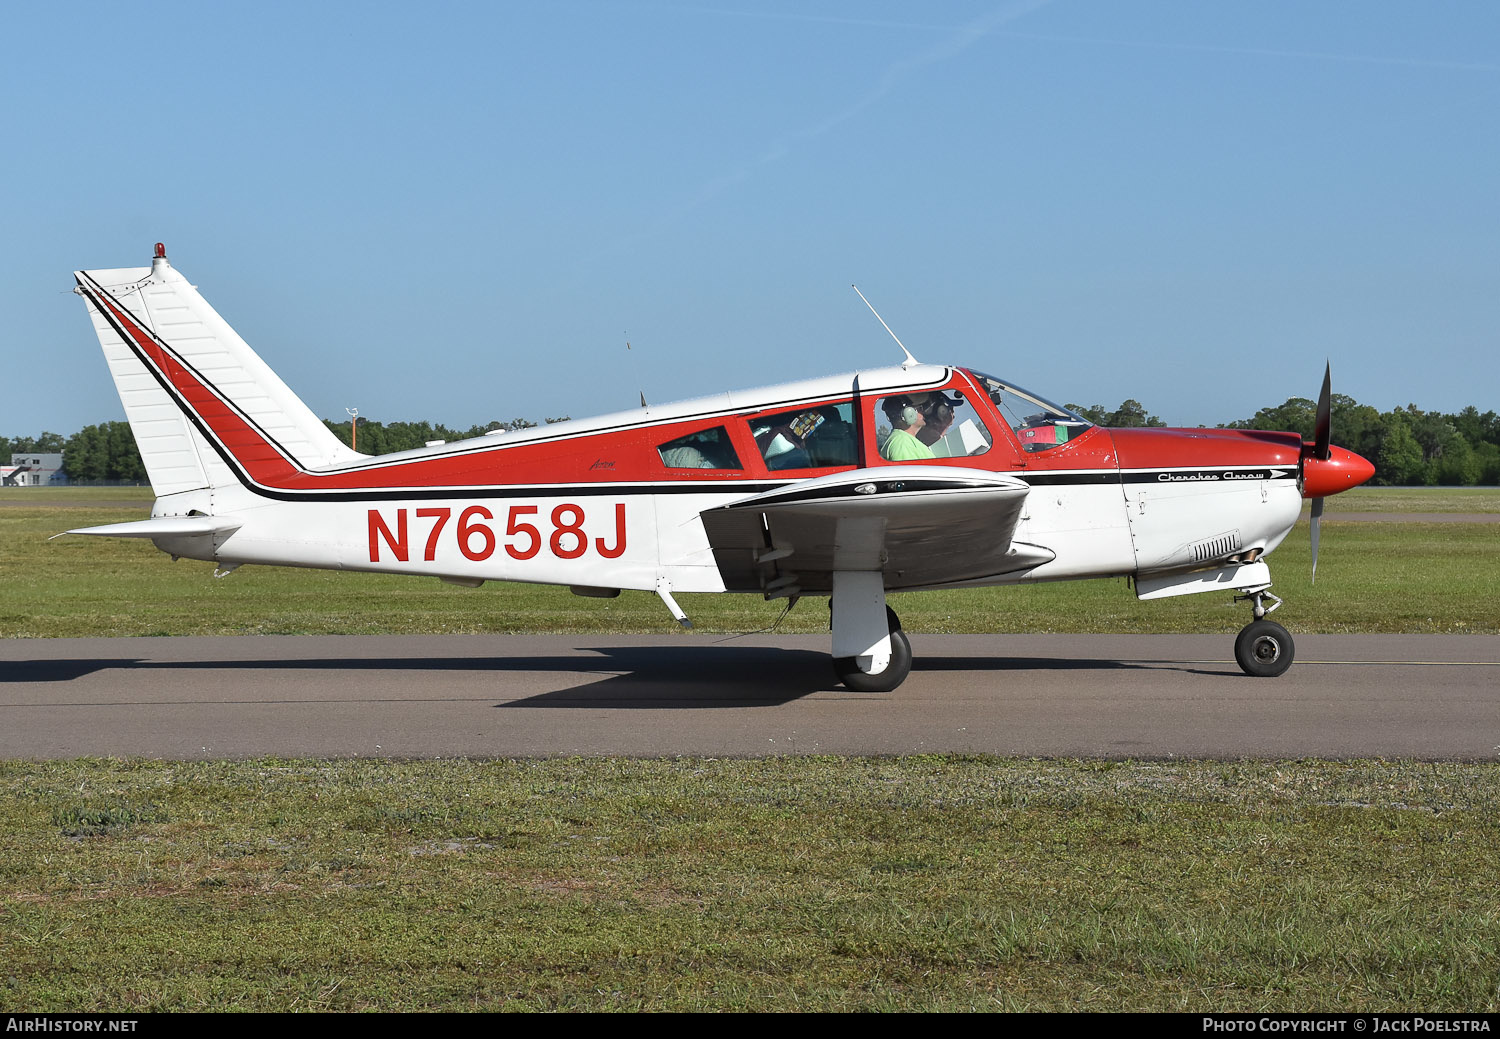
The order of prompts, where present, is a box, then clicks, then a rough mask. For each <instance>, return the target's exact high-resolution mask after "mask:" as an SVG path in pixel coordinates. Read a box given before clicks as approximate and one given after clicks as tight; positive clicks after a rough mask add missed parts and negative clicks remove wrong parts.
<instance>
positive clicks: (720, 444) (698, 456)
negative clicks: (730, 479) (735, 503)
mask: <svg viewBox="0 0 1500 1039" xmlns="http://www.w3.org/2000/svg"><path fill="white" fill-rule="evenodd" d="M656 451H657V453H658V454H659V455H661V464H662V465H664V466H666V467H667V468H668V469H743V468H744V466H742V465H741V464H740V456H739V455H738V454H736V453H735V450H734V444H732V443H730V441H729V430H727V429H725V428H724V427H723V426H715V427H714V428H712V429H700V430H698V431H697V432H696V433H689V434H688V435H687V436H685V437H678V438H677V439H676V440H669V441H667V442H666V443H665V444H662V445H661V446H660V447H658V448H657V449H656Z"/></svg>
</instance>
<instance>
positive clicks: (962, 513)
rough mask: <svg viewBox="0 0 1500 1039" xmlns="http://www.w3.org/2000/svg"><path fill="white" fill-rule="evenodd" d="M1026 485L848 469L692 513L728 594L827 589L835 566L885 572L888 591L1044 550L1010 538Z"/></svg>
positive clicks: (973, 573)
mask: <svg viewBox="0 0 1500 1039" xmlns="http://www.w3.org/2000/svg"><path fill="white" fill-rule="evenodd" d="M1029 490H1030V488H1029V487H1028V485H1027V484H1026V483H1025V482H1024V481H1022V480H1018V479H1016V478H1015V477H1011V476H1002V475H998V474H995V473H986V472H979V471H977V470H970V469H951V468H947V467H942V466H931V465H928V466H923V465H912V466H890V467H883V468H880V469H855V470H853V471H851V472H845V473H835V474H834V475H832V476H823V477H819V478H817V479H814V480H807V481H804V482H802V483H796V484H791V485H789V486H786V487H779V488H777V489H776V490H773V491H767V492H766V493H764V494H758V495H756V496H754V497H752V498H746V499H744V500H743V501H737V502H732V503H730V504H729V505H725V506H721V507H719V508H716V509H709V510H708V511H706V512H704V513H702V514H701V518H702V520H703V527H704V530H705V531H706V532H707V534H708V541H709V545H710V546H711V547H712V548H713V551H714V559H715V561H716V562H717V563H718V566H719V572H720V574H721V575H722V576H723V578H724V583H725V585H726V587H727V588H728V590H730V591H756V590H765V591H766V592H767V594H768V595H774V594H776V593H778V592H780V593H782V594H794V593H804V592H805V593H809V594H820V593H821V594H827V593H829V592H831V591H832V589H833V572H834V571H835V570H851V571H871V570H878V571H881V572H882V573H884V575H885V587H886V588H887V589H888V590H894V589H900V588H930V587H934V586H939V585H945V584H956V583H959V582H963V581H974V580H979V579H982V578H986V577H993V576H995V575H997V574H1007V573H1014V572H1016V571H1018V570H1028V569H1030V568H1032V567H1035V566H1040V565H1041V564H1042V563H1045V562H1048V561H1049V560H1051V559H1053V558H1054V553H1052V552H1051V551H1049V550H1047V549H1045V548H1040V547H1037V546H1033V545H1020V544H1015V543H1013V542H1012V540H1011V536H1012V535H1013V534H1014V533H1015V529H1016V522H1017V521H1018V520H1019V519H1020V517H1021V511H1022V508H1023V506H1024V505H1025V501H1026V494H1027V492H1028V491H1029Z"/></svg>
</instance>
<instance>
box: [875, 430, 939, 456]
mask: <svg viewBox="0 0 1500 1039" xmlns="http://www.w3.org/2000/svg"><path fill="white" fill-rule="evenodd" d="M880 453H881V454H883V455H885V457H886V460H887V461H891V462H915V461H920V460H921V459H923V458H932V457H934V455H933V453H932V448H930V447H928V446H927V445H926V444H924V443H922V441H920V440H918V439H917V438H916V437H914V436H912V435H911V434H910V433H908V432H907V431H906V430H904V429H893V430H891V435H890V436H889V437H887V438H886V441H885V446H884V447H883V448H881V451H880Z"/></svg>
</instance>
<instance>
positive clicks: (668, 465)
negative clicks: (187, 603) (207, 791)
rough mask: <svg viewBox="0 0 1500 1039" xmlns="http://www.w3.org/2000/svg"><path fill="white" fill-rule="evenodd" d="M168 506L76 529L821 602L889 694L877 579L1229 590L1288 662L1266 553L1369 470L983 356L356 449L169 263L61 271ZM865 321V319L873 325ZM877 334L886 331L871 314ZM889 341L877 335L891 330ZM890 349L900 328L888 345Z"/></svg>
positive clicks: (226, 562) (266, 553)
mask: <svg viewBox="0 0 1500 1039" xmlns="http://www.w3.org/2000/svg"><path fill="white" fill-rule="evenodd" d="M75 277H76V279H77V282H78V288H77V290H76V291H77V292H78V293H80V294H81V295H82V296H83V297H84V300H85V302H86V304H87V307H88V312H89V315H90V317H91V318H92V319H93V322H94V328H95V331H96V332H97V333H98V335H99V341H100V343H101V344H102V346H103V348H104V354H105V357H106V359H107V360H108V362H109V368H110V373H111V374H112V375H113V376H114V380H115V386H116V388H117V389H118V390H119V393H120V400H121V402H122V403H123V404H124V406H125V413H126V416H127V417H128V418H129V420H130V426H131V430H132V432H133V433H134V435H135V439H136V443H137V444H138V445H139V447H140V452H141V458H142V460H143V461H144V463H145V466H146V470H147V472H148V474H149V476H150V479H151V486H152V488H153V490H154V491H155V493H156V495H157V498H156V502H155V504H154V506H153V507H152V510H151V518H150V519H146V520H140V521H137V522H131V523H115V524H110V525H107V526H102V527H90V528H84V529H80V530H75V531H69V533H75V534H97V535H107V536H119V537H140V538H149V539H151V541H152V542H153V543H155V545H156V547H157V548H159V549H161V550H162V551H164V552H167V553H170V554H171V555H172V556H173V558H177V557H186V558H189V559H202V560H207V561H210V562H213V563H215V564H217V567H218V569H216V571H215V572H216V573H220V574H222V573H224V572H227V571H229V570H232V569H233V568H235V567H238V566H241V565H243V564H245V563H265V564H272V565H278V566H304V567H318V568H325V569H334V570H364V571H376V572H382V573H403V574H416V575H422V576H428V577H437V578H440V579H442V580H444V581H450V582H453V583H456V584H461V585H469V586H478V585H480V584H482V583H483V582H485V581H489V580H498V581H525V582H530V583H537V584H556V585H567V586H569V587H570V588H572V590H573V591H574V592H576V593H578V594H580V595H590V596H613V595H617V594H618V593H619V590H620V589H623V588H630V589H641V590H647V591H654V592H655V593H656V594H657V595H658V596H660V597H661V600H662V602H663V603H664V604H665V605H666V608H667V609H668V610H670V611H671V613H672V616H673V617H675V618H676V619H677V620H678V621H679V622H681V623H683V624H684V625H687V626H691V625H690V622H689V621H688V619H687V618H686V616H685V615H684V614H683V611H682V610H681V608H680V607H679V606H678V604H677V601H676V599H675V598H674V595H675V593H678V592H746V593H751V594H755V595H762V596H764V597H766V598H767V599H777V598H788V599H793V600H795V599H796V598H798V597H801V596H809V595H812V596H825V595H826V596H831V597H832V601H831V612H832V628H833V657H834V669H835V671H836V672H837V674H838V677H839V679H840V680H841V681H842V682H843V683H844V684H845V685H846V686H848V687H849V688H851V689H856V690H864V691H883V690H889V689H894V688H895V687H896V686H898V685H899V684H900V683H901V682H902V680H904V679H905V677H906V675H907V674H908V672H909V671H910V670H911V665H912V655H911V645H910V643H909V641H908V639H907V637H906V634H905V633H904V632H903V631H902V630H901V626H900V623H899V622H898V620H897V618H896V615H895V613H894V612H893V611H891V610H890V609H889V608H888V607H887V606H886V596H887V594H888V593H890V592H897V591H910V590H914V589H927V588H958V587H978V586H984V585H1003V584H1023V583H1029V582H1037V581H1063V580H1076V579H1080V578H1091V577H1120V576H1125V577H1128V578H1130V579H1131V580H1132V581H1133V584H1134V588H1135V593H1136V595H1137V596H1138V597H1139V598H1141V599H1156V598H1162V597H1166V596H1174V595H1185V594H1189V593H1195V592H1215V591H1217V592H1231V593H1236V598H1237V599H1241V600H1245V601H1248V602H1249V603H1250V604H1251V606H1252V610H1253V613H1254V620H1253V621H1252V622H1251V623H1250V624H1248V625H1247V626H1246V627H1245V628H1244V629H1243V630H1242V631H1241V632H1240V634H1239V637H1238V639H1237V641H1236V645H1235V656H1236V658H1237V660H1238V661H1239V664H1240V666H1241V667H1242V668H1243V669H1244V670H1245V671H1246V672H1247V673H1248V674H1252V675H1261V676H1273V675H1279V674H1281V673H1283V672H1284V671H1285V670H1286V669H1287V668H1288V667H1289V666H1290V665H1291V663H1292V658H1293V644H1292V638H1291V636H1290V635H1289V634H1288V633H1287V631H1286V629H1285V628H1283V627H1282V626H1281V625H1279V624H1276V623H1275V622H1273V621H1270V620H1267V619H1266V614H1267V613H1269V612H1270V611H1272V610H1274V609H1275V608H1276V607H1277V606H1278V605H1280V600H1279V599H1278V598H1277V597H1276V596H1274V595H1272V594H1271V593H1270V587H1271V574H1270V569H1269V567H1268V566H1267V565H1266V562H1265V556H1266V555H1267V554H1268V553H1269V552H1271V551H1272V550H1273V549H1275V548H1276V546H1277V545H1279V544H1280V543H1281V541H1282V540H1283V539H1284V538H1285V537H1286V536H1287V534H1288V533H1289V532H1290V531H1291V529H1292V527H1293V525H1294V524H1295V523H1296V521H1297V518H1298V515H1299V513H1300V510H1301V505H1302V500H1303V499H1304V498H1311V499H1313V503H1314V504H1313V558H1314V567H1316V558H1317V517H1318V515H1319V514H1320V513H1321V511H1322V508H1321V507H1322V498H1323V497H1324V496H1326V495H1329V494H1336V493H1338V492H1339V491H1343V490H1347V489H1348V488H1351V487H1355V486H1357V485H1359V484H1361V483H1363V482H1364V481H1365V480H1367V479H1369V478H1370V477H1371V476H1372V475H1373V473H1374V467H1373V466H1371V465H1370V463H1369V462H1367V461H1366V460H1365V459H1363V458H1361V457H1359V456H1358V455H1355V454H1353V453H1351V452H1349V451H1345V450H1343V449H1341V448H1337V447H1333V446H1331V445H1330V443H1329V384H1328V376H1327V373H1326V372H1325V374H1324V384H1323V392H1322V398H1321V400H1320V401H1319V404H1318V420H1317V433H1316V436H1315V439H1314V440H1313V441H1312V442H1310V443H1304V442H1303V441H1302V439H1301V438H1300V437H1299V436H1298V435H1297V434H1295V433H1262V432H1252V431H1244V430H1219V429H1159V428H1158V429H1104V428H1101V427H1099V426H1095V425H1092V424H1090V423H1089V422H1088V421H1087V420H1085V419H1083V418H1081V417H1079V416H1078V415H1075V414H1073V413H1072V412H1070V411H1068V410H1067V409H1065V408H1061V407H1058V406H1057V405H1055V404H1051V403H1049V402H1048V401H1046V400H1044V399H1042V398H1041V397H1038V396H1036V395H1035V394H1032V393H1029V392H1027V391H1025V390H1022V389H1021V388H1019V387H1017V386H1014V385H1012V384H1010V383H1007V382H1005V381H1004V380H1002V379H997V378H994V377H993V376H990V375H986V374H984V373H982V372H979V371H976V370H974V369H972V368H960V367H952V366H948V365H934V364H921V363H918V362H917V361H916V360H915V359H914V358H912V357H911V355H910V353H908V352H906V350H905V347H904V346H903V347H902V350H903V352H904V353H906V357H907V360H906V363H904V364H902V365H901V366H900V367H890V368H878V369H873V370H867V371H859V372H853V373H850V374H845V375H833V376H828V377H826V378H821V379H811V380H808V381H805V382H790V383H784V384H782V385H779V386H770V387H766V388H763V389H757V390H748V391H745V392H738V391H736V392H733V393H726V394H721V395H719V396H716V397H704V398H701V399H698V400H689V401H682V402H679V403H675V404H666V405H662V406H656V405H652V406H648V407H641V408H638V409H633V410H631V411H626V412H620V413H618V414H613V415H605V416H602V417H600V418H591V419H573V420H569V421H565V422H559V423H555V424H552V425H547V426H543V427H538V428H533V429H526V430H515V431H509V432H503V433H502V432H500V431H496V432H494V433H490V434H486V435H485V436H482V437H477V438H474V439H471V440H462V441H458V442H454V443H435V444H431V445H429V446H427V447H426V448H423V449H421V450H415V451H402V452H399V453H396V454H388V455H380V456H378V457H372V456H369V455H362V454H359V453H357V452H355V451H353V450H351V449H350V448H348V447H346V446H345V445H344V444H343V443H341V442H340V441H339V440H338V439H337V438H336V437H334V435H333V434H332V433H330V432H329V431H328V429H327V427H326V426H324V424H323V423H322V422H321V421H320V420H319V419H318V417H317V416H316V415H314V414H313V413H312V411H310V410H309V409H308V408H307V406H306V405H304V404H303V403H302V402H301V401H300V400H299V399H298V398H297V397H296V395H295V394H293V393H292V392H291V390H289V389H288V388H287V387H286V385H285V384H284V383H283V382H282V381H281V380H280V379H279V378H277V376H276V375H275V373H273V372H272V371H271V369H270V368H269V367H267V365H266V364H265V362H264V361H262V360H261V359H260V357H259V356H257V355H256V354H255V352H254V351H252V350H251V349H250V347H249V346H247V345H246V344H245V342H244V341H243V340H242V339H241V338H240V337H239V336H238V335H236V334H235V332H234V330H233V329H231V328H230V327H229V325H228V324H227V323H226V322H225V321H224V320H223V318H221V317H220V316H219V315H218V314H217V313H216V312H215V311H214V309H213V308H212V307H211V306H209V305H208V303H207V302H206V301H205V300H204V299H203V297H202V296H200V295H199V294H198V292H197V290H196V289H195V288H194V287H193V286H192V285H190V284H189V283H188V282H187V280H186V279H184V278H183V277H182V275H181V274H179V273H178V272H177V271H176V270H175V269H173V268H172V266H171V265H170V264H169V263H168V262H167V257H166V250H165V248H164V247H163V246H161V245H160V244H158V245H157V246H156V255H155V259H154V260H153V261H152V264H151V266H150V267H132V268H123V269H117V270H99V271H79V272H77V273H76V275H75ZM877 316H878V315H877ZM883 323H884V322H882V324H883ZM892 334H893V336H894V333H892ZM897 342H898V343H899V342H900V341H899V340H897Z"/></svg>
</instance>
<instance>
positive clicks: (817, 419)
mask: <svg viewBox="0 0 1500 1039" xmlns="http://www.w3.org/2000/svg"><path fill="white" fill-rule="evenodd" d="M750 434H751V436H753V437H755V446H756V447H758V448H760V455H761V458H763V459H764V460H765V463H766V468H767V469H770V470H772V471H773V472H774V471H777V470H780V469H830V468H837V467H839V466H850V465H856V464H857V460H858V458H859V448H858V446H857V444H856V443H855V437H854V406H853V405H852V404H850V403H848V402H845V403H843V404H818V405H815V406H812V407H806V408H796V409H793V410H791V411H781V412H776V413H774V414H771V415H760V416H757V417H756V418H753V419H751V420H750Z"/></svg>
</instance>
